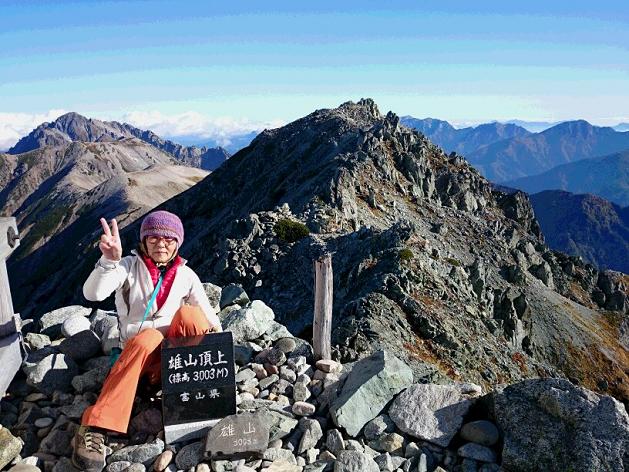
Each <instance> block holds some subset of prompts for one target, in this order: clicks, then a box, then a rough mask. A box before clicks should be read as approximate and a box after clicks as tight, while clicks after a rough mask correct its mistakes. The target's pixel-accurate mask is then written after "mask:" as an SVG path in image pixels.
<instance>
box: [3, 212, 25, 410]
mask: <svg viewBox="0 0 629 472" xmlns="http://www.w3.org/2000/svg"><path fill="white" fill-rule="evenodd" d="M19 243H20V240H19V238H18V233H17V226H16V224H15V218H0V366H2V367H1V368H0V398H2V397H3V396H4V393H5V392H6V389H7V387H8V386H9V383H11V380H13V376H14V375H15V373H16V372H17V370H18V369H19V368H20V365H21V363H22V351H21V348H20V333H19V329H20V326H19V321H18V317H17V316H16V315H15V314H14V313H13V300H12V299H11V289H10V287H9V275H8V274H7V264H6V259H7V257H9V256H10V255H11V253H12V252H13V250H14V249H15V248H16V247H17V246H18V245H19Z"/></svg>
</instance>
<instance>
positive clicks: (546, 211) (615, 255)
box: [530, 190, 629, 274]
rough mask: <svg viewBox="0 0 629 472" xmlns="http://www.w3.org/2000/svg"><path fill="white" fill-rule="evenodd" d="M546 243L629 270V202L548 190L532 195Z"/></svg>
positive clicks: (593, 261) (605, 265)
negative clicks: (614, 201) (623, 203)
mask: <svg viewBox="0 0 629 472" xmlns="http://www.w3.org/2000/svg"><path fill="white" fill-rule="evenodd" d="M530 199H531V203H532V205H533V209H534V210H535V217H536V218H537V220H538V221H539V224H540V226H541V228H542V232H543V233H544V236H545V238H546V243H547V244H548V245H549V246H550V247H551V248H553V249H556V250H558V251H562V252H565V253H567V254H572V255H575V256H580V257H582V258H583V259H584V260H585V261H587V262H589V263H591V264H594V265H595V266H597V267H600V268H607V269H613V270H618V271H621V272H624V273H626V274H627V273H629V206H626V207H624V208H621V207H619V206H618V205H615V204H613V203H610V202H609V201H607V200H605V199H603V198H600V197H597V196H594V195H575V194H572V193H568V192H563V191H560V190H547V191H544V192H540V193H536V194H534V195H531V196H530Z"/></svg>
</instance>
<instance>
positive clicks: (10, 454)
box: [0, 425, 24, 469]
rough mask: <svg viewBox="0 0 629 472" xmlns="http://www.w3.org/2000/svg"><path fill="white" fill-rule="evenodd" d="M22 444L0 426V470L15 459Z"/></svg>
mask: <svg viewBox="0 0 629 472" xmlns="http://www.w3.org/2000/svg"><path fill="white" fill-rule="evenodd" d="M23 444H24V443H23V442H22V440H21V439H20V438H16V437H15V436H13V435H12V434H11V432H10V431H9V430H8V429H6V428H3V427H2V425H0V469H2V468H3V467H4V466H5V465H7V464H8V463H9V462H11V461H12V460H13V459H15V458H16V457H17V455H18V454H19V453H20V451H21V450H22V445H23Z"/></svg>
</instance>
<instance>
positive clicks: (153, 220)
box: [140, 210, 183, 247]
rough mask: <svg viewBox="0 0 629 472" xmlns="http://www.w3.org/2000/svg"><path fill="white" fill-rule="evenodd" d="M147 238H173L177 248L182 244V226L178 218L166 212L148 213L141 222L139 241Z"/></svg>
mask: <svg viewBox="0 0 629 472" xmlns="http://www.w3.org/2000/svg"><path fill="white" fill-rule="evenodd" d="M147 236H161V237H163V238H175V239H176V240H177V246H178V247H181V244H182V243H183V224H181V220H180V219H179V217H178V216H177V215H175V214H173V213H170V212H168V211H164V210H160V211H154V212H152V213H149V214H148V215H146V216H145V217H144V220H142V226H140V240H141V241H144V238H146V237H147Z"/></svg>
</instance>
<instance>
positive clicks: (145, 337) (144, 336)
mask: <svg viewBox="0 0 629 472" xmlns="http://www.w3.org/2000/svg"><path fill="white" fill-rule="evenodd" d="M163 339H164V335H163V334H162V333H160V332H159V330H157V329H154V328H147V329H144V330H142V331H140V332H139V333H138V334H136V335H135V336H133V337H132V338H131V339H130V340H129V341H128V342H127V345H126V346H125V347H126V348H129V347H134V348H135V349H139V350H142V351H147V352H153V351H154V350H155V349H156V348H157V347H158V346H159V345H160V344H161V343H162V341H163Z"/></svg>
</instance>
